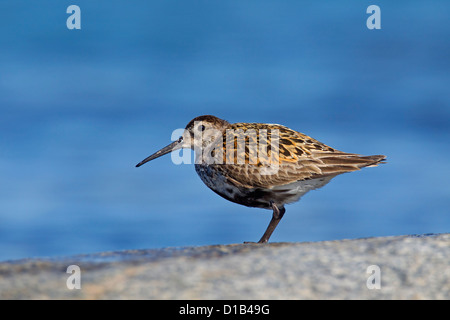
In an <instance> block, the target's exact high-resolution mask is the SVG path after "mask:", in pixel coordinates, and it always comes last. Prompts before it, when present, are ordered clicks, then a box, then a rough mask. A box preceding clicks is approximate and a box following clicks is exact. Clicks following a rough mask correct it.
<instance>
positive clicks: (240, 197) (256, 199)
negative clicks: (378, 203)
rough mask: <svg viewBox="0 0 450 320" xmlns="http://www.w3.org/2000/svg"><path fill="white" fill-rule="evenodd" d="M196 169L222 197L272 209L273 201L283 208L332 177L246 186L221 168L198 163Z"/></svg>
mask: <svg viewBox="0 0 450 320" xmlns="http://www.w3.org/2000/svg"><path fill="white" fill-rule="evenodd" d="M195 171H196V172H197V174H198V175H199V176H200V178H201V179H202V181H203V183H205V184H206V185H207V186H208V187H209V188H210V189H211V190H213V191H214V192H215V193H217V194H218V195H220V196H221V197H223V198H225V199H227V200H229V201H232V202H235V203H238V204H242V205H245V206H248V207H257V208H264V209H270V210H272V207H271V205H270V202H271V201H273V202H274V203H275V204H276V205H277V206H278V207H279V208H282V207H283V206H284V205H285V204H288V203H292V202H296V201H298V200H300V198H301V197H302V196H303V195H304V194H305V193H307V192H308V191H310V190H313V189H317V188H320V187H322V186H324V185H325V184H327V183H328V182H329V181H330V180H331V178H332V177H328V178H320V179H311V180H304V181H296V182H294V183H290V184H285V185H280V186H274V187H271V188H260V187H258V188H244V187H238V186H236V185H235V184H233V183H231V182H230V181H229V180H228V179H227V178H226V177H225V176H224V175H222V174H221V172H220V171H219V170H214V167H211V166H208V165H204V164H196V165H195Z"/></svg>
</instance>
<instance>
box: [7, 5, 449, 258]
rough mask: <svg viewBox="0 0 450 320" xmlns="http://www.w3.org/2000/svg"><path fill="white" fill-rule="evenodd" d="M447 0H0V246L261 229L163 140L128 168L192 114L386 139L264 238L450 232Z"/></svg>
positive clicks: (57, 250) (32, 253) (342, 140)
mask: <svg viewBox="0 0 450 320" xmlns="http://www.w3.org/2000/svg"><path fill="white" fill-rule="evenodd" d="M71 4H77V5H79V6H80V8H81V18H82V22H81V23H82V29H81V30H68V29H67V28H66V19H67V17H68V16H69V15H68V14H67V13H66V8H67V7H68V6H69V5H71ZM371 4H377V5H379V6H380V8H381V19H382V20H381V27H382V29H381V30H369V29H367V27H366V19H367V18H368V17H369V15H368V14H367V13H366V9H367V7H368V6H369V5H371ZM449 14H450V2H449V1H444V0H443V1H379V0H377V1H361V0H352V1H269V0H249V1H237V0H226V1H206V0H203V1H173V0H172V1H170V0H164V1H163V0H161V1H143V0H136V1H124V0H121V1H115V0H75V1H62V0H53V1H49V0H40V1H19V0H15V1H0V179H1V180H0V181H1V182H0V260H8V259H18V258H24V257H42V256H57V255H70V254H77V253H90V252H98V251H106V250H121V249H139V248H159V247H167V246H187V245H207V244H228V243H241V242H243V241H257V240H258V239H259V237H260V236H261V235H262V233H263V231H264V229H265V228H266V226H267V224H268V222H269V220H270V216H271V213H270V212H269V211H267V210H262V209H253V208H247V207H244V206H240V205H237V204H233V203H230V202H228V201H226V200H225V199H222V198H221V197H219V196H217V195H216V194H214V193H213V192H212V191H210V190H209V189H208V188H207V187H206V186H205V185H203V183H202V182H201V181H200V179H199V178H198V177H197V175H196V173H195V170H194V168H193V166H192V165H179V166H177V165H174V164H173V163H172V162H171V158H170V156H165V157H163V158H160V159H157V160H155V161H153V162H151V163H148V164H146V165H145V166H143V167H141V168H135V167H134V166H135V164H136V163H137V162H139V161H140V160H142V159H143V158H145V157H146V156H148V155H149V154H151V153H153V152H154V151H156V150H158V149H159V148H160V147H163V146H165V145H167V144H168V143H170V142H171V141H170V137H171V134H172V131H173V130H174V129H176V128H183V127H184V126H185V125H186V124H187V122H189V121H190V120H191V119H192V118H194V117H195V116H198V115H202V114H213V115H216V116H219V117H221V118H224V119H227V120H228V121H230V122H269V123H280V124H284V125H286V126H288V127H290V128H292V129H295V130H298V131H300V132H304V133H306V134H308V135H311V136H312V137H314V138H316V139H318V140H320V141H322V142H324V143H326V144H328V145H331V146H332V147H335V148H337V149H339V150H343V151H347V152H354V153H361V154H366V155H371V154H385V155H387V157H388V163H387V164H385V165H382V166H379V167H377V168H367V169H364V170H362V171H360V172H356V173H351V174H344V175H341V176H339V177H337V178H335V179H334V180H333V181H331V182H330V183H329V184H328V185H327V186H325V187H324V188H322V189H320V190H319V191H311V192H310V193H309V194H307V195H306V196H304V197H303V198H302V200H301V201H300V202H298V203H295V204H293V205H289V206H287V213H286V215H285V218H284V219H283V221H282V222H281V223H280V225H279V226H278V228H277V230H276V231H275V233H274V234H273V236H272V239H271V240H272V241H320V240H331V239H343V238H358V237H371V236H386V235H403V234H416V233H418V234H419V233H440V232H450V218H449V208H450V185H449V183H448V181H449V173H450V164H449V158H450V148H449V138H450V134H449V133H450V23H449V19H448V17H449Z"/></svg>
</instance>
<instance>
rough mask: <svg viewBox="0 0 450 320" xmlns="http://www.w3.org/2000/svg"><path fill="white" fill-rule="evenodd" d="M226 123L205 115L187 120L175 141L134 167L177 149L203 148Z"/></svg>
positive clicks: (218, 133) (220, 135) (221, 130)
mask: <svg viewBox="0 0 450 320" xmlns="http://www.w3.org/2000/svg"><path fill="white" fill-rule="evenodd" d="M228 125H229V123H228V122H227V121H225V120H222V119H219V118H217V117H215V116H211V115H205V116H199V117H196V118H194V119H192V120H191V121H189V123H188V124H187V126H186V128H185V129H184V131H183V134H182V135H181V136H180V137H179V138H178V139H177V140H176V141H174V142H172V143H171V144H169V145H168V146H166V147H164V148H162V149H160V150H158V151H156V152H155V153H154V154H152V155H150V156H148V157H147V158H145V159H144V160H142V161H141V162H139V163H138V164H137V165H136V167H140V166H142V165H143V164H144V163H147V162H149V161H151V160H153V159H156V158H159V157H161V156H163V155H165V154H168V153H170V152H172V151H175V150H178V149H183V148H185V149H192V150H204V149H206V148H207V147H208V146H210V145H211V143H213V142H214V141H216V139H217V138H219V137H222V135H223V132H224V131H225V130H226V128H227V127H228Z"/></svg>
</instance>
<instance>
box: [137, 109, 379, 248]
mask: <svg viewBox="0 0 450 320" xmlns="http://www.w3.org/2000/svg"><path fill="white" fill-rule="evenodd" d="M181 148H189V149H193V150H194V151H195V170H196V171H197V173H198V175H199V176H200V178H201V179H202V181H203V182H204V183H205V184H206V185H207V186H208V187H209V188H210V189H211V190H213V191H214V192H216V193H217V194H218V195H220V196H222V197H224V198H225V199H227V200H230V201H232V202H235V203H239V204H242V205H245V206H248V207H257V208H264V209H270V210H272V212H273V214H272V219H271V221H270V223H269V226H268V227H267V229H266V231H265V232H264V234H263V236H262V237H261V239H260V240H259V243H266V242H268V240H269V238H270V236H271V235H272V232H273V231H274V230H275V228H276V226H277V225H278V223H279V222H280V220H281V218H282V217H283V215H284V213H285V211H286V209H285V207H284V206H285V205H286V204H288V203H292V202H296V201H298V200H299V199H300V198H301V196H303V195H304V194H305V193H307V192H308V191H310V190H313V189H317V188H320V187H323V186H324V185H325V184H327V183H328V182H329V181H330V180H331V179H332V178H334V177H335V176H337V175H339V174H341V173H345V172H350V171H356V170H359V169H360V168H363V167H373V166H377V165H378V164H379V163H380V162H382V161H383V160H384V159H386V157H385V156H383V155H374V156H361V155H358V154H354V153H346V152H342V151H338V150H336V149H334V148H331V147H329V146H327V145H325V144H323V143H321V142H319V141H317V140H315V139H313V138H311V137H309V136H307V135H305V134H303V133H300V132H297V131H294V130H291V129H289V128H287V127H285V126H282V125H279V124H264V123H234V124H230V123H229V122H227V121H225V120H222V119H219V118H217V117H215V116H211V115H205V116H200V117H197V118H194V119H193V120H191V121H190V122H189V123H188V125H187V126H186V128H185V130H184V132H183V134H182V136H181V137H180V138H179V139H178V140H176V141H174V142H173V143H171V144H170V145H168V146H167V147H164V148H162V149H161V150H159V151H157V152H156V153H154V154H152V155H151V156H149V157H147V158H145V159H144V160H142V161H141V162H140V163H138V164H137V165H136V167H139V166H141V165H143V164H144V163H146V162H148V161H151V160H153V159H156V158H158V157H160V156H163V155H165V154H167V153H169V152H171V151H174V150H178V149H181Z"/></svg>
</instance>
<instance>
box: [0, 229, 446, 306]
mask: <svg viewBox="0 0 450 320" xmlns="http://www.w3.org/2000/svg"><path fill="white" fill-rule="evenodd" d="M69 265H78V266H79V267H80V270H81V277H80V279H81V289H79V290H78V289H73V290H70V289H68V288H67V285H66V281H67V279H68V277H69V276H71V274H68V273H66V271H67V267H68V266H69ZM371 265H376V266H378V267H379V268H380V269H379V270H380V280H381V281H380V285H381V288H380V289H368V287H367V280H368V278H369V277H370V276H371V275H372V273H368V272H367V268H368V267H369V266H371ZM370 283H372V282H370ZM0 298H1V299H450V234H437V235H434V234H433V235H422V236H395V237H380V238H366V239H355V240H340V241H323V242H309V243H270V244H265V245H257V244H234V245H216V246H204V247H186V248H166V249H156V250H129V251H121V252H105V253H98V254H90V255H78V256H72V257H62V258H52V259H26V260H17V261H7V262H2V263H0Z"/></svg>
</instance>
